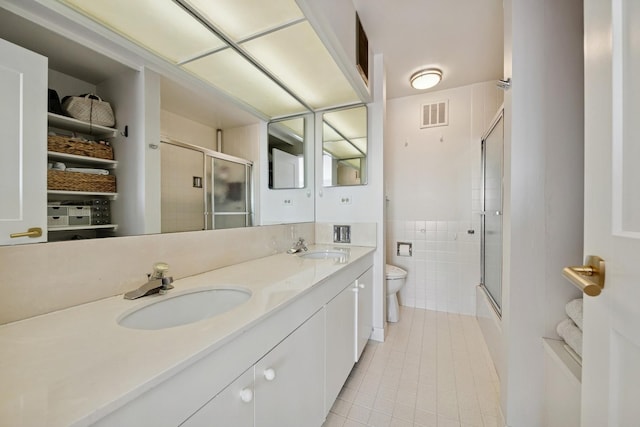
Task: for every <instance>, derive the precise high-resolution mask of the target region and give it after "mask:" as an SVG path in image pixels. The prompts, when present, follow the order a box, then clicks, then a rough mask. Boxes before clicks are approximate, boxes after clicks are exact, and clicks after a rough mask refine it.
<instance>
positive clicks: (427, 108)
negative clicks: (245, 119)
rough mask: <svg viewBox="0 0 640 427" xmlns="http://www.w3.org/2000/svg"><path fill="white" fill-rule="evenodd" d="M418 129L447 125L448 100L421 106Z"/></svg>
mask: <svg viewBox="0 0 640 427" xmlns="http://www.w3.org/2000/svg"><path fill="white" fill-rule="evenodd" d="M420 118H421V121H420V128H432V127H436V126H448V125H449V100H445V101H438V102H434V103H431V104H422V106H421V112H420Z"/></svg>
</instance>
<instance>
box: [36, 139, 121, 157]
mask: <svg viewBox="0 0 640 427" xmlns="http://www.w3.org/2000/svg"><path fill="white" fill-rule="evenodd" d="M47 149H48V150H49V151H55V152H56V153H65V154H75V155H77V156H87V157H96V158H98V159H106V160H113V148H112V147H111V146H110V145H105V144H99V143H97V142H95V141H78V140H76V139H73V138H71V137H68V136H60V135H54V136H52V135H49V136H47Z"/></svg>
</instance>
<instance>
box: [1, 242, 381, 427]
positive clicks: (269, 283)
mask: <svg viewBox="0 0 640 427" xmlns="http://www.w3.org/2000/svg"><path fill="white" fill-rule="evenodd" d="M330 248H332V246H310V247H309V249H310V251H313V250H323V249H330ZM341 249H343V250H348V251H349V252H350V254H349V258H348V260H347V261H346V263H342V264H341V263H337V262H335V261H333V260H314V259H303V258H300V257H297V256H295V255H289V254H278V255H272V256H269V257H266V258H260V259H256V260H253V261H248V262H244V263H241V264H236V265H233V266H229V267H225V268H220V269H217V270H213V271H209V272H206V273H202V274H198V275H195V276H191V277H186V278H183V279H180V280H176V281H175V282H174V283H173V285H174V286H175V290H173V291H170V292H169V293H168V294H167V295H164V296H161V295H153V296H147V297H143V298H140V299H137V300H134V301H130V300H125V299H123V298H122V295H119V296H115V297H111V298H106V299H103V300H100V301H95V302H91V303H87V304H83V305H80V306H77V307H72V308H69V309H66V310H61V311H57V312H53V313H49V314H46V315H43V316H38V317H33V318H30V319H26V320H22V321H19V322H15V323H10V324H7V325H3V326H0V425H1V426H12V427H19V426H45V425H46V426H68V425H72V424H75V425H85V424H89V420H91V419H93V420H95V415H96V411H98V410H100V413H106V412H109V411H110V410H111V409H115V408H116V407H120V406H121V405H123V404H124V403H126V402H128V401H130V400H132V399H134V398H135V397H137V396H139V395H140V394H142V393H144V392H145V391H147V390H149V389H150V388H152V387H154V386H155V385H157V384H159V383H160V382H162V381H164V380H165V379H167V378H169V377H170V376H172V375H174V374H175V373H176V372H179V371H180V370H181V369H183V368H184V367H185V366H187V365H189V364H190V363H191V362H192V361H193V359H194V358H197V357H198V356H201V355H202V354H208V353H210V352H212V351H214V350H216V349H217V348H219V347H220V346H222V345H224V344H225V343H227V342H229V341H230V340H232V339H233V338H234V337H236V336H237V335H238V334H240V333H241V332H242V331H244V330H247V329H248V328H250V327H251V326H253V325H254V324H256V323H257V322H260V320H261V319H264V318H265V317H266V316H269V315H270V314H272V313H274V312H276V311H278V310H280V309H281V308H282V307H284V306H286V305H288V303H290V302H292V301H294V300H295V299H296V298H298V297H299V296H301V295H303V294H304V293H305V292H307V291H308V290H309V289H311V288H313V287H314V286H315V285H317V284H318V283H320V282H322V281H323V280H324V279H326V278H327V277H329V276H331V275H332V274H334V273H336V272H337V271H339V270H340V269H342V268H343V267H344V266H346V265H349V264H351V263H353V262H354V261H356V260H358V259H360V258H362V257H363V256H365V255H367V254H369V253H371V252H372V251H373V250H374V248H370V247H357V246H351V247H348V248H345V247H341ZM203 286H221V287H224V286H238V287H242V288H245V289H249V290H251V292H252V296H251V298H250V299H249V300H248V301H247V302H246V303H244V304H242V305H240V306H238V307H236V308H234V309H232V310H231V311H228V312H226V313H223V314H220V315H218V316H216V317H213V318H210V319H205V320H201V321H198V322H195V323H191V324H187V325H183V326H177V327H174V328H168V329H161V330H136V329H127V328H125V327H122V326H119V325H118V323H117V320H118V318H120V316H121V315H122V314H123V313H125V312H127V311H130V310H131V309H132V308H134V307H140V306H144V305H147V304H149V303H150V302H152V301H157V300H158V299H159V298H168V297H171V295H172V293H175V292H179V291H182V290H188V289H193V288H199V287H203Z"/></svg>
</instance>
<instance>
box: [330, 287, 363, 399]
mask: <svg viewBox="0 0 640 427" xmlns="http://www.w3.org/2000/svg"><path fill="white" fill-rule="evenodd" d="M356 289H357V288H355V287H354V284H353V283H351V284H349V285H348V286H347V287H346V288H345V289H344V290H343V291H342V292H340V293H339V294H338V295H337V296H336V297H335V298H333V299H332V300H331V301H329V303H328V304H327V305H326V307H325V313H326V333H325V354H326V360H327V365H326V366H327V374H326V383H325V384H326V391H325V412H329V409H331V406H332V405H333V402H334V401H335V400H336V397H338V393H340V390H341V389H342V386H343V385H344V382H345V380H346V379H347V377H348V376H349V373H350V372H351V369H352V368H353V365H354V363H355V361H354V358H353V353H354V347H355V342H356V334H355V324H356V312H355V310H354V307H355V303H354V301H355V298H354V296H355V295H356V292H355V291H356Z"/></svg>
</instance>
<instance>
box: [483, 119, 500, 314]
mask: <svg viewBox="0 0 640 427" xmlns="http://www.w3.org/2000/svg"><path fill="white" fill-rule="evenodd" d="M503 152H504V110H503V109H500V111H499V112H498V114H497V115H496V117H495V119H494V120H493V122H492V123H491V126H489V130H488V131H487V132H486V133H485V134H484V136H483V137H482V194H481V198H482V200H481V203H482V206H481V209H482V211H481V221H480V227H481V241H480V245H481V251H480V253H481V277H480V287H481V288H482V289H483V290H484V291H485V293H486V294H487V296H488V297H489V300H490V301H491V304H492V306H493V308H494V309H495V310H496V313H497V314H498V315H501V313H502V177H503V169H504V155H503Z"/></svg>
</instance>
